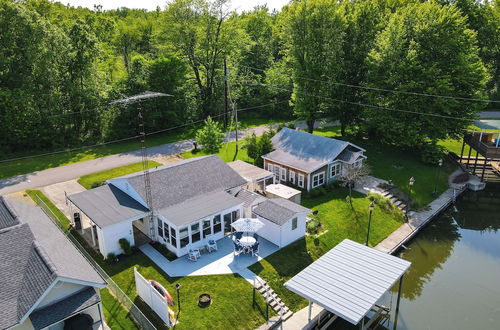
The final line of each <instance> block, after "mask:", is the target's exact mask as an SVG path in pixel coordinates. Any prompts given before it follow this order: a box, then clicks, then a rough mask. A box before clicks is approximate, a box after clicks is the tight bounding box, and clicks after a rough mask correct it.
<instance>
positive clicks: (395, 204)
mask: <svg viewBox="0 0 500 330" xmlns="http://www.w3.org/2000/svg"><path fill="white" fill-rule="evenodd" d="M401 204H403V202H402V201H396V203H394V206H396V207H397V206H399V205H401Z"/></svg>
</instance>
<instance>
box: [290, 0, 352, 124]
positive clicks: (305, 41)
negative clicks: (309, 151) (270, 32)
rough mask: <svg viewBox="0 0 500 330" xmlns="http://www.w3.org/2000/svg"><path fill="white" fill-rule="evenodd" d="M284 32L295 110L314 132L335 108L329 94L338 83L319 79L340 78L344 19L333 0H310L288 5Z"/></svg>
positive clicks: (335, 90)
mask: <svg viewBox="0 0 500 330" xmlns="http://www.w3.org/2000/svg"><path fill="white" fill-rule="evenodd" d="M282 15H283V17H282V19H283V20H284V21H283V22H282V24H283V36H284V40H285V45H286V47H287V50H286V52H287V57H288V60H289V62H290V64H291V67H292V72H293V81H294V94H293V96H292V98H293V101H294V103H295V113H296V115H297V116H298V117H299V118H300V119H303V120H305V121H306V122H307V127H308V131H309V132H310V133H312V131H313V128H314V123H315V121H316V120H317V119H320V118H322V117H324V116H325V112H326V111H328V110H330V111H331V109H332V108H333V106H332V105H331V102H325V100H327V98H328V97H331V96H332V95H335V94H336V93H337V91H338V89H337V88H338V86H336V85H325V84H321V83H319V82H318V81H321V80H324V81H327V80H328V81H330V80H333V81H338V80H339V78H340V77H342V56H343V50H342V39H343V35H344V21H343V19H342V17H341V15H340V12H339V6H338V3H337V2H336V1H333V0H306V1H300V2H294V3H293V4H292V5H290V6H289V7H285V8H284V9H283V13H282Z"/></svg>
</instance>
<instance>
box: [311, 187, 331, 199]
mask: <svg viewBox="0 0 500 330" xmlns="http://www.w3.org/2000/svg"><path fill="white" fill-rule="evenodd" d="M327 193H328V190H326V188H325V187H319V188H315V189H313V190H311V191H310V192H309V195H310V196H311V197H313V198H316V197H321V196H324V195H326V194H327Z"/></svg>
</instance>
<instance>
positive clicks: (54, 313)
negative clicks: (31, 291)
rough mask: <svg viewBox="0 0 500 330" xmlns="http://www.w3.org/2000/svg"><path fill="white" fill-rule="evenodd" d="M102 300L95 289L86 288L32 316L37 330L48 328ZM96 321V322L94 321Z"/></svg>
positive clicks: (31, 318)
mask: <svg viewBox="0 0 500 330" xmlns="http://www.w3.org/2000/svg"><path fill="white" fill-rule="evenodd" d="M99 301H101V299H100V298H99V295H98V294H97V292H96V291H95V290H94V289H93V288H90V287H88V288H86V289H83V290H81V291H78V292H77V293H75V294H72V295H71V296H69V297H67V298H65V299H63V300H61V301H58V302H56V303H54V304H51V305H49V306H46V307H44V308H41V309H39V310H37V311H35V312H33V313H32V314H31V315H30V320H31V324H33V327H34V328H35V329H43V328H46V327H48V326H50V325H52V324H54V323H56V322H59V321H61V320H64V319H66V318H67V317H69V316H72V315H74V314H77V313H79V312H81V311H83V310H85V309H87V308H89V307H90V306H92V305H95V304H97V303H98V302H99ZM94 321H95V320H94Z"/></svg>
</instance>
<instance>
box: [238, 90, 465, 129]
mask: <svg viewBox="0 0 500 330" xmlns="http://www.w3.org/2000/svg"><path fill="white" fill-rule="evenodd" d="M247 85H248V86H256V85H264V86H268V87H271V88H274V89H276V90H281V91H287V92H292V93H297V94H302V95H306V96H312V97H317V98H321V99H325V100H329V101H334V102H342V103H347V104H352V105H357V106H362V107H367V108H374V109H381V110H388V111H395V112H403V113H410V114H416V115H421V116H432V117H438V118H446V119H455V120H462V121H468V122H470V120H469V119H464V118H459V117H453V116H446V115H439V114H434V113H424V112H418V111H411V110H401V109H394V108H388V107H384V106H379V105H372V104H365V103H360V102H352V101H345V100H340V99H334V98H331V97H326V96H319V95H314V94H308V93H304V92H301V91H293V90H290V89H286V88H282V87H277V86H274V85H270V84H264V83H255V84H247ZM321 114H326V113H321Z"/></svg>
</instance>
